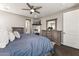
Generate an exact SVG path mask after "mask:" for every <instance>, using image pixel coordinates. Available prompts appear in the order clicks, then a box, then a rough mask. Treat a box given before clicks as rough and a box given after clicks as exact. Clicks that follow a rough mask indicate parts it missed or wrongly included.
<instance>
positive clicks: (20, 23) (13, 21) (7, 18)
mask: <svg viewBox="0 0 79 59" xmlns="http://www.w3.org/2000/svg"><path fill="white" fill-rule="evenodd" d="M1 26H2V27H3V26H7V27H24V26H25V17H24V16H20V15H15V14H11V13H7V12H3V11H0V27H1Z"/></svg>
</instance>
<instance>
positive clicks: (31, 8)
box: [22, 3, 42, 14]
mask: <svg viewBox="0 0 79 59" xmlns="http://www.w3.org/2000/svg"><path fill="white" fill-rule="evenodd" d="M26 5H27V6H28V7H29V8H30V9H26V8H23V9H22V10H30V14H32V13H34V12H36V13H38V14H40V12H39V11H37V10H38V9H40V8H42V7H41V6H39V7H35V6H33V5H30V4H29V3H27V4H26Z"/></svg>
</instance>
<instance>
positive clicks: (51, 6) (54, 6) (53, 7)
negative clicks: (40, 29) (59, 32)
mask: <svg viewBox="0 0 79 59" xmlns="http://www.w3.org/2000/svg"><path fill="white" fill-rule="evenodd" d="M30 5H34V6H42V8H41V9H39V10H38V11H40V14H37V13H33V14H30V11H24V10H22V8H27V9H29V7H28V6H27V5H26V4H25V3H0V10H3V11H7V12H11V13H15V14H18V15H23V16H28V17H32V18H33V17H34V15H35V14H36V15H38V16H37V18H40V17H45V16H48V15H51V14H53V13H55V12H58V11H61V10H64V9H67V8H70V7H72V6H75V5H76V4H75V3H30Z"/></svg>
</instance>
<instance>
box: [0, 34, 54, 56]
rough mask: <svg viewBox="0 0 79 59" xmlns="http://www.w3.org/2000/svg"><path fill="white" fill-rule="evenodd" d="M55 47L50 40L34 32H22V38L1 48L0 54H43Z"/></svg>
mask: <svg viewBox="0 0 79 59" xmlns="http://www.w3.org/2000/svg"><path fill="white" fill-rule="evenodd" d="M52 49H53V46H52V44H51V43H50V40H49V39H48V38H46V37H42V36H38V35H34V34H22V35H21V38H20V39H16V40H14V41H13V42H10V43H9V44H8V45H7V46H6V47H5V48H3V49H2V48H0V55H4V56H7V55H10V56H42V55H45V54H47V53H48V52H50V51H51V50H52Z"/></svg>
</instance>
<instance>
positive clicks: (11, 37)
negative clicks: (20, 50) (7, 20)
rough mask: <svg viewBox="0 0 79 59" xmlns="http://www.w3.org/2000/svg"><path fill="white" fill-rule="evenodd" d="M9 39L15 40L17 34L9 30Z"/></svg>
mask: <svg viewBox="0 0 79 59" xmlns="http://www.w3.org/2000/svg"><path fill="white" fill-rule="evenodd" d="M9 39H10V41H14V40H15V35H14V33H12V32H11V31H10V32H9Z"/></svg>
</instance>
